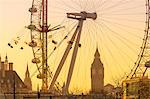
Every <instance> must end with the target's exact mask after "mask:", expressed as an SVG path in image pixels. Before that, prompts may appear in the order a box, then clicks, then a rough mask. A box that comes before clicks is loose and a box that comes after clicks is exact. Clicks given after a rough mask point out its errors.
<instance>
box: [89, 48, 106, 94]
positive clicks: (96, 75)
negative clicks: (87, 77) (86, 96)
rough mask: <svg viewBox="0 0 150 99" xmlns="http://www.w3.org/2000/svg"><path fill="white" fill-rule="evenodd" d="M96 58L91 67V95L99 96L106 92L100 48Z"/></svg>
mask: <svg viewBox="0 0 150 99" xmlns="http://www.w3.org/2000/svg"><path fill="white" fill-rule="evenodd" d="M94 57H95V58H94V61H93V63H92V67H91V93H95V94H99V93H103V90H104V67H103V63H102V62H101V60H100V53H99V51H98V48H97V49H96V52H95V55H94Z"/></svg>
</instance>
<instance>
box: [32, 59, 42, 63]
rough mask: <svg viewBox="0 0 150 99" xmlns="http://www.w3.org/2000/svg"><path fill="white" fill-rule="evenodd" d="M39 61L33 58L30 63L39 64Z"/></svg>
mask: <svg viewBox="0 0 150 99" xmlns="http://www.w3.org/2000/svg"><path fill="white" fill-rule="evenodd" d="M40 62H41V61H40V59H38V58H34V59H32V63H34V64H39V63H40Z"/></svg>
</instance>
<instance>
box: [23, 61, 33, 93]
mask: <svg viewBox="0 0 150 99" xmlns="http://www.w3.org/2000/svg"><path fill="white" fill-rule="evenodd" d="M24 83H25V85H26V86H27V88H28V89H29V90H32V81H31V78H30V72H29V68H28V63H27V69H26V72H25V79H24Z"/></svg>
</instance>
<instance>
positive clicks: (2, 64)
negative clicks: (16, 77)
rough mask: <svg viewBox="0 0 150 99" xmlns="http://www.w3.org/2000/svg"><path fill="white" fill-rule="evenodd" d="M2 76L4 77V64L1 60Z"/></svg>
mask: <svg viewBox="0 0 150 99" xmlns="http://www.w3.org/2000/svg"><path fill="white" fill-rule="evenodd" d="M1 70H2V77H5V64H4V62H1Z"/></svg>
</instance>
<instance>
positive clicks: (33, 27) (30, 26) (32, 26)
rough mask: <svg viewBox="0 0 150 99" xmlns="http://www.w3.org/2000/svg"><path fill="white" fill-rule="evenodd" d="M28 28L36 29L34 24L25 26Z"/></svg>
mask: <svg viewBox="0 0 150 99" xmlns="http://www.w3.org/2000/svg"><path fill="white" fill-rule="evenodd" d="M27 28H28V29H30V30H36V26H35V25H32V24H31V25H29V26H28V27H27Z"/></svg>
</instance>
